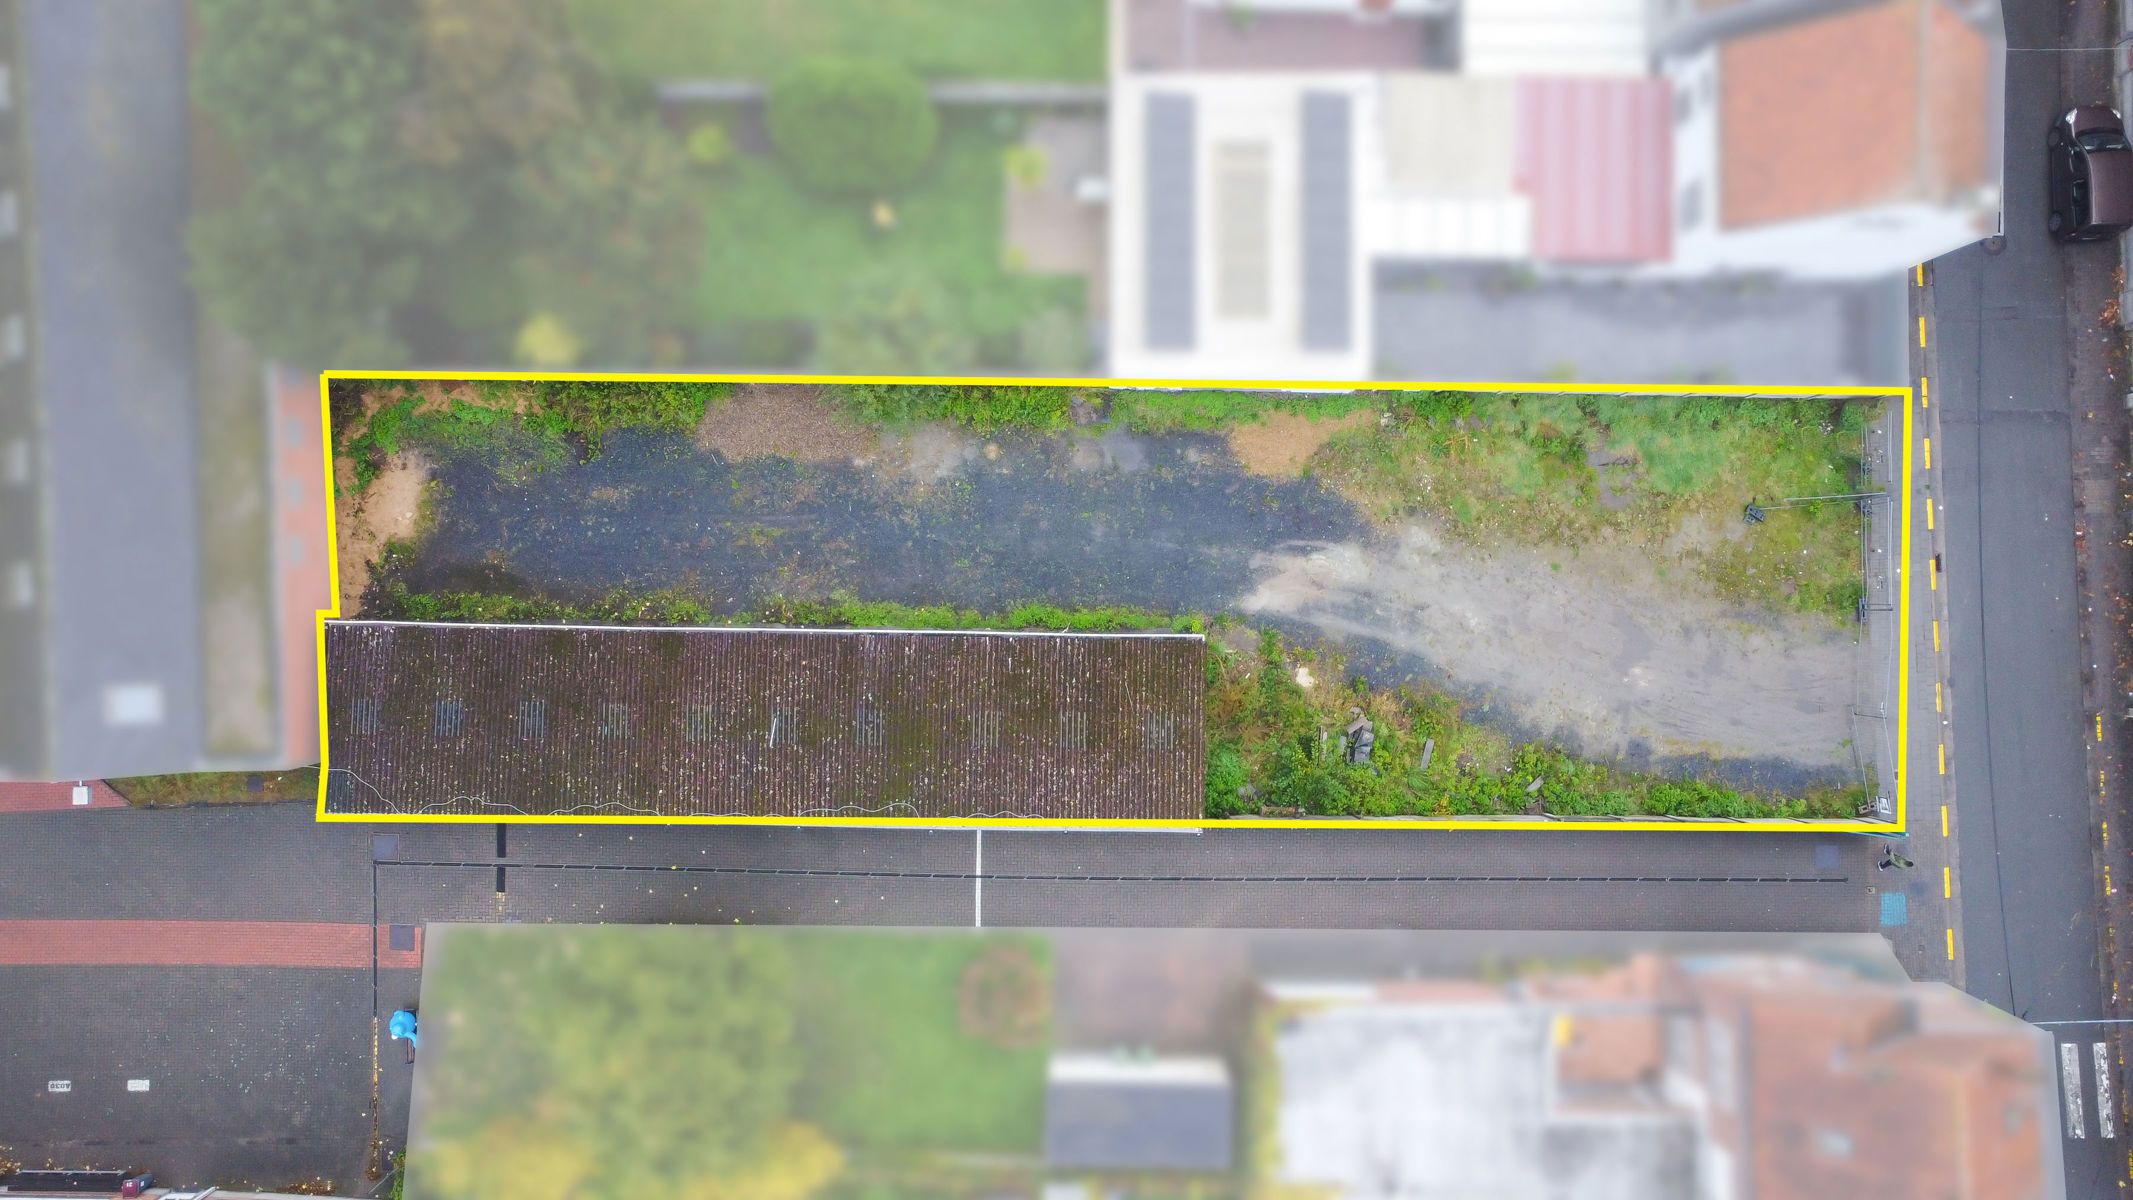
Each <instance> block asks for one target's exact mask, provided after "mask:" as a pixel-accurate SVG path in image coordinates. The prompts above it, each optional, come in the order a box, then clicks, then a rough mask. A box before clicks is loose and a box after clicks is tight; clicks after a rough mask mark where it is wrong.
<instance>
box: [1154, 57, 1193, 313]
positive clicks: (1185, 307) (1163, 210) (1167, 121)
mask: <svg viewBox="0 0 2133 1200" xmlns="http://www.w3.org/2000/svg"><path fill="white" fill-rule="evenodd" d="M1145 118H1146V123H1145V127H1144V129H1143V131H1142V136H1143V139H1144V144H1143V146H1142V151H1143V153H1144V154H1145V155H1146V158H1147V161H1146V165H1145V168H1144V171H1143V177H1144V178H1145V180H1146V181H1147V188H1148V194H1147V196H1146V197H1145V201H1146V202H1145V204H1144V205H1143V211H1144V214H1145V215H1144V228H1143V231H1142V233H1143V241H1142V246H1141V255H1142V260H1143V263H1142V270H1143V271H1144V273H1145V274H1144V286H1143V287H1142V303H1143V304H1145V305H1146V307H1145V308H1144V309H1143V310H1142V313H1141V321H1142V338H1143V340H1145V341H1146V342H1147V344H1148V347H1149V348H1150V349H1154V350H1189V349H1191V348H1192V344H1193V338H1194V336H1195V321H1194V317H1193V306H1194V303H1195V295H1196V293H1195V289H1194V280H1193V272H1194V264H1195V262H1196V256H1195V254H1194V249H1193V236H1194V232H1195V228H1196V215H1195V213H1194V205H1195V204H1196V203H1197V200H1196V197H1195V195H1194V189H1195V188H1196V186H1197V184H1196V182H1195V181H1196V180H1197V178H1198V172H1197V170H1196V169H1195V166H1194V162H1193V151H1194V137H1195V133H1194V127H1195V124H1196V112H1195V108H1194V101H1193V98H1192V97H1191V96H1188V95H1184V94H1182V93H1177V92H1151V93H1149V95H1148V103H1147V110H1146V113H1145Z"/></svg>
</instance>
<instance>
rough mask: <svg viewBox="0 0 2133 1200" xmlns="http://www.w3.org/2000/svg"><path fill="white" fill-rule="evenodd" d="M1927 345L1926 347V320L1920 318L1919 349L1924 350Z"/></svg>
mask: <svg viewBox="0 0 2133 1200" xmlns="http://www.w3.org/2000/svg"><path fill="white" fill-rule="evenodd" d="M1925 345H1926V319H1925V318H1924V317H1920V318H1918V347H1919V349H1921V350H1923V349H1925Z"/></svg>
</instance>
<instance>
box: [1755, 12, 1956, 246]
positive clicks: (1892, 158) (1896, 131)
mask: <svg viewBox="0 0 2133 1200" xmlns="http://www.w3.org/2000/svg"><path fill="white" fill-rule="evenodd" d="M1986 51H1987V46H1986V41H1985V38H1984V36H1983V35H1982V34H1980V33H1979V32H1978V31H1977V30H1976V29H1974V28H1972V27H1971V26H1969V25H1968V24H1966V23H1964V22H1963V20H1962V19H1961V18H1959V17H1957V16H1956V15H1955V14H1954V13H1952V12H1950V11H1949V10H1948V9H1947V7H1946V6H1945V5H1944V4H1943V3H1941V2H1940V0H1893V2H1890V3H1883V4H1878V5H1871V6H1868V7H1864V8H1858V9H1854V10H1852V11H1849V12H1844V13H1839V14H1837V15H1834V16H1828V17H1822V18H1819V19H1816V20H1811V21H1805V22H1802V23H1799V24H1795V25H1788V26H1783V27H1780V28H1777V29H1772V30H1767V31H1764V32H1760V33H1755V34H1751V35H1748V36H1744V37H1741V38H1737V39H1735V40H1733V41H1731V42H1728V43H1726V44H1724V45H1723V46H1721V47H1720V48H1719V51H1718V92H1719V97H1718V104H1719V112H1718V121H1719V126H1718V128H1719V134H1718V137H1719V154H1720V166H1719V192H1720V199H1719V222H1720V224H1722V225H1724V226H1726V227H1728V228H1737V227H1741V226H1749V225H1758V224H1764V223H1768V222H1774V221H1786V220H1793V219H1797V218H1802V217H1813V216H1819V215H1823V214H1827V213H1834V212H1842V211H1844V210H1846V209H1852V208H1861V207H1866V206H1870V205H1875V204H1881V203H1886V202H1890V201H1896V200H1904V199H1921V200H1926V201H1929V202H1937V203H1946V202H1948V201H1949V200H1950V199H1951V198H1953V197H1954V196H1955V195H1956V194H1958V193H1960V192H1962V191H1964V190H1966V189H1971V188H1976V187H1980V186H1983V185H1986V184H1989V183H1992V182H1993V180H1992V179H1990V178H1989V171H1990V164H1991V161H1992V159H1991V156H1990V153H1989V147H1988V144H1987V139H1988V136H1989V129H1988V125H1987V121H1986V116H1987V104H1986V95H1985V86H1986V81H1987V78H1988V70H1987V68H1988V63H1987V60H1986Z"/></svg>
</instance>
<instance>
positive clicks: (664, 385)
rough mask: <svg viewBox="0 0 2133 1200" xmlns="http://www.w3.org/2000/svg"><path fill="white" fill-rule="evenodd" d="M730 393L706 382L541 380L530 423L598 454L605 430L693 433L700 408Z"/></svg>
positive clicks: (720, 384)
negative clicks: (533, 422) (548, 427)
mask: <svg viewBox="0 0 2133 1200" xmlns="http://www.w3.org/2000/svg"><path fill="white" fill-rule="evenodd" d="M732 390H733V385H732V384H730V383H726V382H723V381H720V380H710V379H707V380H662V381H639V380H620V379H544V380H542V381H540V382H539V383H537V384H535V385H534V395H533V419H534V420H535V421H536V423H541V424H545V425H548V426H550V427H552V428H553V429H554V430H555V431H556V432H558V433H562V434H565V435H568V436H571V437H575V438H579V439H582V440H583V441H584V443H585V446H586V448H587V449H588V450H590V451H592V452H593V453H598V452H599V449H600V438H601V435H602V434H604V433H606V432H607V431H608V430H611V429H625V428H627V429H652V430H664V431H666V432H669V433H685V432H687V431H689V430H691V429H694V428H696V425H697V422H699V421H702V420H703V419H704V409H705V408H706V407H707V406H709V405H710V404H712V403H714V402H716V401H718V400H721V399H723V398H724V397H725V396H726V394H727V393H728V392H731V391H732Z"/></svg>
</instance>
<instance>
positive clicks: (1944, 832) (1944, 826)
mask: <svg viewBox="0 0 2133 1200" xmlns="http://www.w3.org/2000/svg"><path fill="white" fill-rule="evenodd" d="M1940 835H1941V836H1942V837H1947V836H1948V806H1947V805H1945V804H1943V805H1941V806H1940Z"/></svg>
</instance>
